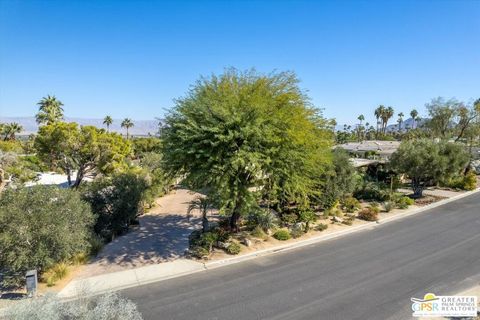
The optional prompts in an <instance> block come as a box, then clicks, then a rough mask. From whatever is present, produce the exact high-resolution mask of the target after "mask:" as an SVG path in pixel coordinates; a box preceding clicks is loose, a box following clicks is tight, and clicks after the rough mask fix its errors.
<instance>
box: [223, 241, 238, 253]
mask: <svg viewBox="0 0 480 320" xmlns="http://www.w3.org/2000/svg"><path fill="white" fill-rule="evenodd" d="M225 251H226V252H227V253H228V254H239V253H240V251H242V247H241V246H240V245H239V244H238V243H236V242H232V243H230V244H229V245H228V247H227V249H225Z"/></svg>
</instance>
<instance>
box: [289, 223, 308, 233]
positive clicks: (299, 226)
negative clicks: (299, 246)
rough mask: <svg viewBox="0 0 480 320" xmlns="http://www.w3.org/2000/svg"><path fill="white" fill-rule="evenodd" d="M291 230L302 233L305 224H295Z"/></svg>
mask: <svg viewBox="0 0 480 320" xmlns="http://www.w3.org/2000/svg"><path fill="white" fill-rule="evenodd" d="M292 230H299V231H303V230H305V222H297V223H295V224H294V225H293V227H292Z"/></svg>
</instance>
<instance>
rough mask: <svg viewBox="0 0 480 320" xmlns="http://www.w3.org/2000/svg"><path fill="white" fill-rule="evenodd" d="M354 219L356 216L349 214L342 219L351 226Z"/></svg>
mask: <svg viewBox="0 0 480 320" xmlns="http://www.w3.org/2000/svg"><path fill="white" fill-rule="evenodd" d="M354 221H355V216H348V217H347V218H346V219H344V220H343V221H342V223H343V224H345V225H347V226H351V225H352V224H353V222H354Z"/></svg>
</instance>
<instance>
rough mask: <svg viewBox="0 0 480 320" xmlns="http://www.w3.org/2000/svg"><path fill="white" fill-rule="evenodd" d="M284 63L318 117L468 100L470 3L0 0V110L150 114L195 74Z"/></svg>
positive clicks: (471, 84)
mask: <svg viewBox="0 0 480 320" xmlns="http://www.w3.org/2000/svg"><path fill="white" fill-rule="evenodd" d="M230 66H233V67H236V68H239V69H247V68H251V67H255V68H256V69H257V70H259V71H261V72H269V71H272V70H279V71H283V70H292V71H295V72H296V73H297V75H298V76H299V78H300V79H301V80H302V82H301V86H302V88H304V89H306V90H308V94H309V96H310V97H311V98H312V100H313V102H314V104H315V105H316V106H318V107H323V108H325V115H326V116H328V117H335V118H337V120H338V122H339V123H345V122H354V121H356V120H355V119H356V118H357V116H358V114H360V113H363V114H365V116H366V118H367V121H368V120H370V121H371V122H372V121H373V109H374V108H375V107H376V106H377V105H378V104H385V105H391V106H393V107H394V108H395V110H396V112H397V113H398V112H400V111H403V112H404V113H408V112H409V111H410V110H411V109H412V107H416V108H417V109H418V110H419V111H420V112H421V113H423V110H424V104H425V103H426V102H428V101H429V100H430V99H431V98H433V97H436V96H445V97H457V98H458V99H461V100H465V101H467V102H468V101H471V100H472V99H474V98H478V97H480V1H476V0H475V1H473V0H472V1H434V0H429V1H406V0H405V1H281V0H280V1H125V0H116V1H106V0H104V1H85V0H82V1H25V0H24V1H9V0H1V1H0V115H2V116H31V115H33V114H35V112H36V110H37V107H36V102H37V101H38V100H39V99H40V98H41V97H42V96H45V95H47V94H55V95H56V96H57V97H58V98H59V99H60V100H62V101H63V102H64V104H65V113H66V115H67V116H71V117H85V118H101V117H103V116H104V115H106V114H110V115H112V116H113V117H114V118H124V117H130V118H133V119H153V118H154V117H157V116H162V114H164V112H165V109H168V108H170V107H172V105H173V102H172V100H173V99H174V98H176V97H180V96H182V95H183V94H184V93H185V92H186V91H187V90H188V87H189V86H190V85H191V84H192V83H194V81H195V80H196V79H198V78H199V76H200V75H209V74H211V73H221V72H222V71H223V70H224V68H225V67H230Z"/></svg>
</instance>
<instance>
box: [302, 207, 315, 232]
mask: <svg viewBox="0 0 480 320" xmlns="http://www.w3.org/2000/svg"><path fill="white" fill-rule="evenodd" d="M299 216H300V221H302V222H305V232H308V231H309V230H310V224H311V223H312V222H315V221H316V220H317V216H316V215H315V212H313V211H311V210H304V211H301V212H300V214H299Z"/></svg>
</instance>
